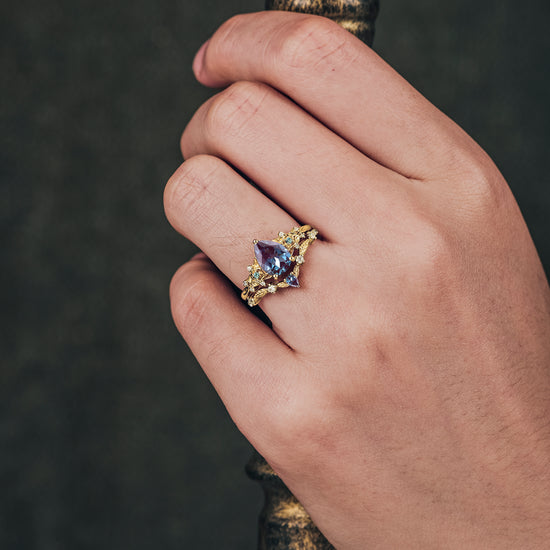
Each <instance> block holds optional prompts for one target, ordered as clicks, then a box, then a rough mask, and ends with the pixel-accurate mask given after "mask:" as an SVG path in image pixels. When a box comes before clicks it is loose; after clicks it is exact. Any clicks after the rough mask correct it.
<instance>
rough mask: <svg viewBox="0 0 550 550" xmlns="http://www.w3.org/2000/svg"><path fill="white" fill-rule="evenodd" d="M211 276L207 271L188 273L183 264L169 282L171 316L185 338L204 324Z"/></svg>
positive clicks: (210, 289) (199, 330)
mask: <svg viewBox="0 0 550 550" xmlns="http://www.w3.org/2000/svg"><path fill="white" fill-rule="evenodd" d="M212 286H213V282H212V277H211V275H210V274H209V273H208V272H199V273H189V268H188V266H187V264H186V265H183V266H182V267H180V269H178V271H177V272H176V273H175V275H174V276H173V277H172V281H171V282H170V302H171V307H172V316H173V318H174V322H175V323H176V326H177V327H178V330H179V331H180V333H181V334H182V336H183V337H184V338H185V337H186V335H188V334H191V333H197V332H198V333H200V332H201V327H203V326H204V325H205V324H206V321H205V317H206V312H207V311H208V305H209V301H210V297H211V296H212V291H213V288H212Z"/></svg>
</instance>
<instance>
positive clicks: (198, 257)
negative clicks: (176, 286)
mask: <svg viewBox="0 0 550 550" xmlns="http://www.w3.org/2000/svg"><path fill="white" fill-rule="evenodd" d="M207 259H208V256H207V255H206V254H205V253H204V252H198V253H197V254H195V255H194V256H193V257H192V258H191V259H190V260H189V261H190V262H192V261H193V260H207Z"/></svg>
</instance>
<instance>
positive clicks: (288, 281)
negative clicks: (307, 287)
mask: <svg viewBox="0 0 550 550" xmlns="http://www.w3.org/2000/svg"><path fill="white" fill-rule="evenodd" d="M285 283H286V284H287V285H288V286H293V287H294V288H299V286H300V283H299V282H298V279H297V278H296V275H294V274H292V273H291V274H290V275H289V276H288V277H287V278H286V279H285Z"/></svg>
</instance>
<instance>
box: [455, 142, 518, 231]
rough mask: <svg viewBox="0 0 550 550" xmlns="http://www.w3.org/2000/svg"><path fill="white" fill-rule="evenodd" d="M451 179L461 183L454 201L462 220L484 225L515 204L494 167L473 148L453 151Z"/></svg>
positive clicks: (486, 156)
mask: <svg viewBox="0 0 550 550" xmlns="http://www.w3.org/2000/svg"><path fill="white" fill-rule="evenodd" d="M454 155H455V162H454V166H453V170H452V179H453V180H458V181H460V182H461V187H460V190H461V191H460V192H459V193H457V194H456V196H455V198H454V203H455V204H454V206H455V212H456V214H457V215H458V216H460V218H461V219H462V221H463V222H464V221H465V222H466V223H469V222H473V223H474V224H476V222H478V221H479V222H482V223H486V222H487V216H489V217H491V216H494V215H495V214H496V213H498V212H501V211H503V210H504V211H509V208H510V206H511V205H513V204H514V203H515V201H514V198H513V195H512V193H511V191H510V188H509V187H508V185H507V183H506V181H505V180H504V178H503V177H502V174H501V173H500V172H499V170H498V168H497V167H496V166H495V164H494V163H493V161H492V160H491V159H490V158H489V156H488V155H487V153H485V152H484V151H483V150H482V149H480V148H479V147H478V146H477V145H476V146H475V147H474V148H473V149H467V150H462V151H460V150H459V151H455V153H454Z"/></svg>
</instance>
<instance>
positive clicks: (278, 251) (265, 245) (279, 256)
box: [254, 241, 293, 278]
mask: <svg viewBox="0 0 550 550" xmlns="http://www.w3.org/2000/svg"><path fill="white" fill-rule="evenodd" d="M254 255H255V256H256V259H257V260H258V263H259V264H260V267H261V268H262V270H263V271H265V272H266V273H267V274H268V275H271V276H272V277H277V278H282V277H284V276H285V275H286V274H287V273H288V272H289V271H290V270H291V269H292V267H293V264H292V261H291V259H290V258H291V255H290V252H289V251H288V250H287V248H286V247H285V246H283V245H282V244H279V243H277V242H275V241H258V242H257V243H256V244H254Z"/></svg>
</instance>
